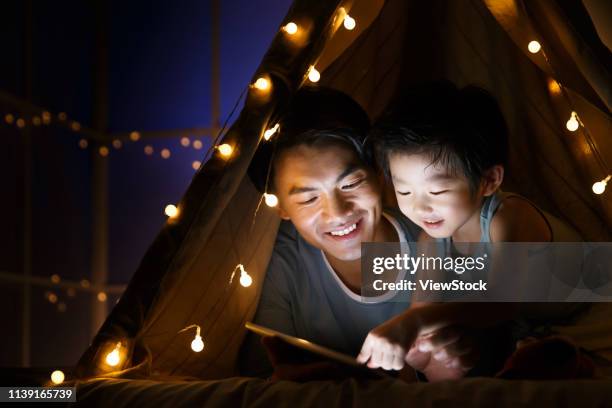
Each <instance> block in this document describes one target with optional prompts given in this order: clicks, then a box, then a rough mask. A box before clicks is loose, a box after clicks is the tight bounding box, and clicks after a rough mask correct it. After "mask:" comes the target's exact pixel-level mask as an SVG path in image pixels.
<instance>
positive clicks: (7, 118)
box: [4, 113, 15, 125]
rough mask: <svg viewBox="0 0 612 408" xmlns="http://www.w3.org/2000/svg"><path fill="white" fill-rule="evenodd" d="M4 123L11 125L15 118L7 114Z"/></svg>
mask: <svg viewBox="0 0 612 408" xmlns="http://www.w3.org/2000/svg"><path fill="white" fill-rule="evenodd" d="M4 121H5V122H6V123H8V124H9V125H11V124H12V123H13V122H14V121H15V116H13V115H12V114H10V113H7V114H6V115H4Z"/></svg>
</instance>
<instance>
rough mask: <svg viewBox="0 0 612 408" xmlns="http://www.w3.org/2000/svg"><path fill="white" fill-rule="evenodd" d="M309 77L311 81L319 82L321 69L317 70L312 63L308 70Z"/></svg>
mask: <svg viewBox="0 0 612 408" xmlns="http://www.w3.org/2000/svg"><path fill="white" fill-rule="evenodd" d="M308 79H309V80H310V82H319V79H321V74H320V73H319V71H317V69H316V68H315V67H314V65H311V66H310V69H309V70H308Z"/></svg>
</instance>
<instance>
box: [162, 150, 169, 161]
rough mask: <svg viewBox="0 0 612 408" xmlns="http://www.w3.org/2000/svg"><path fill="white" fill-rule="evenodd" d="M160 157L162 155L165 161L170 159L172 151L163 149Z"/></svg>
mask: <svg viewBox="0 0 612 408" xmlns="http://www.w3.org/2000/svg"><path fill="white" fill-rule="evenodd" d="M160 155H161V157H162V158H163V159H167V158H168V157H170V150H169V149H162V151H161V153H160Z"/></svg>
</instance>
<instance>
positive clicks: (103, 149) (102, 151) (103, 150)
mask: <svg viewBox="0 0 612 408" xmlns="http://www.w3.org/2000/svg"><path fill="white" fill-rule="evenodd" d="M98 153H100V156H102V157H106V156H108V153H109V150H108V147H106V146H100V149H99V150H98Z"/></svg>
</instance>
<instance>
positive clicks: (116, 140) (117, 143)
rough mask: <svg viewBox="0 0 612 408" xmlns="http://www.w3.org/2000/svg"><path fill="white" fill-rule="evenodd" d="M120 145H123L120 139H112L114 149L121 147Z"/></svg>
mask: <svg viewBox="0 0 612 408" xmlns="http://www.w3.org/2000/svg"><path fill="white" fill-rule="evenodd" d="M121 146H123V143H121V140H119V139H115V140H113V147H114V148H115V149H121Z"/></svg>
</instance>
